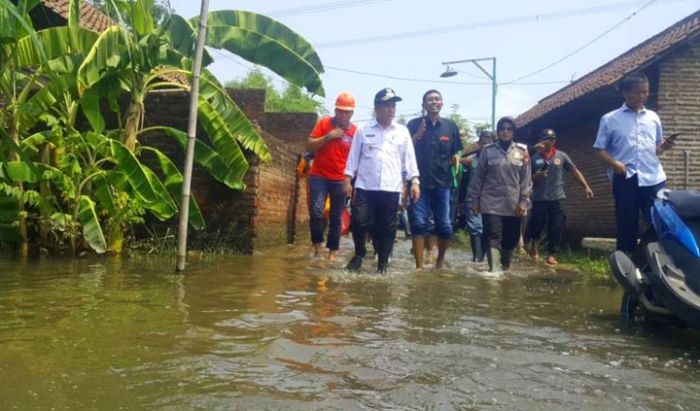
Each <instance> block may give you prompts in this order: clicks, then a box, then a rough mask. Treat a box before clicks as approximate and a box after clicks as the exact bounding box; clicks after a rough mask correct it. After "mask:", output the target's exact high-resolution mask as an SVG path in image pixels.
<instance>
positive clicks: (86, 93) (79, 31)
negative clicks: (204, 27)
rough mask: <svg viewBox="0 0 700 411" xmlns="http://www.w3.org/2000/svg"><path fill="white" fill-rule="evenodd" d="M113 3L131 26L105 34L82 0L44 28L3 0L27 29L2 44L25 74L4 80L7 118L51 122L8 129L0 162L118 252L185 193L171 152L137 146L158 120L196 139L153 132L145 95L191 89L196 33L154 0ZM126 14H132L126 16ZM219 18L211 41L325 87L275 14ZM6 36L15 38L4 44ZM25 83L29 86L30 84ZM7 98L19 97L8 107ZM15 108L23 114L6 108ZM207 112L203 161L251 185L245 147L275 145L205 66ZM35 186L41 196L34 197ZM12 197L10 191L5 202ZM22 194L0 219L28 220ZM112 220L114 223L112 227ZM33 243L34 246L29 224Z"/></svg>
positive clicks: (64, 216) (62, 218) (52, 214)
mask: <svg viewBox="0 0 700 411" xmlns="http://www.w3.org/2000/svg"><path fill="white" fill-rule="evenodd" d="M22 3H25V2H22ZM26 3H27V4H23V5H22V6H23V7H24V8H31V7H30V6H31V4H30V3H36V1H34V2H31V1H29V2H26ZM109 3H110V4H112V5H114V6H115V8H119V9H120V10H122V11H123V12H124V13H123V16H124V17H125V19H127V20H128V22H129V24H123V22H122V24H115V25H114V26H112V27H110V28H109V29H107V30H106V31H104V32H103V33H94V32H91V31H90V30H86V29H84V28H81V27H80V25H79V10H80V1H79V0H72V1H71V3H70V13H69V14H70V17H69V24H68V27H56V28H50V29H47V30H42V31H40V32H38V33H34V32H33V31H32V30H31V27H29V26H28V25H27V24H26V23H25V24H24V25H23V24H22V22H24V21H25V20H28V19H26V18H25V20H21V21H20V19H19V18H18V16H20V15H21V13H19V12H17V9H16V8H15V9H13V10H12V11H11V12H9V11H8V10H10V7H13V6H12V5H11V4H9V3H8V2H7V0H0V20H2V21H5V20H8V21H9V20H12V19H14V20H16V21H18V22H20V24H19V26H21V27H22V28H23V30H24V32H22V31H21V30H20V31H18V30H15V32H16V33H15V35H16V36H17V38H15V39H13V40H12V41H9V42H4V43H3V49H2V50H3V52H7V51H8V50H12V52H13V56H15V57H14V59H13V60H5V59H3V62H7V61H13V64H14V66H13V67H12V69H11V70H3V73H7V72H8V71H9V72H11V73H12V75H14V76H15V77H14V78H13V79H10V80H8V81H7V82H6V83H7V84H10V85H11V86H12V87H8V89H7V90H5V89H3V90H2V96H0V97H2V99H3V100H4V101H3V111H2V112H3V113H4V114H7V113H11V115H10V116H7V115H4V116H3V117H2V118H0V121H3V122H7V119H8V118H10V119H12V120H13V121H15V122H16V123H15V124H16V126H15V127H14V129H16V130H18V131H19V132H20V133H27V134H28V130H30V129H34V131H36V129H37V128H42V127H43V129H44V132H42V133H35V134H33V135H31V136H29V135H23V136H17V138H14V139H13V138H10V136H9V135H7V136H4V137H3V136H0V137H2V139H4V140H7V142H8V144H6V146H7V147H9V148H0V150H5V151H6V152H7V153H13V154H14V157H7V158H8V159H9V160H10V161H9V162H8V163H12V164H7V165H0V183H1V182H3V181H7V182H11V183H12V184H15V186H14V188H12V189H8V190H6V191H11V192H12V193H13V194H15V197H19V196H18V195H16V194H17V191H18V190H19V192H20V194H21V193H22V187H23V184H27V185H29V186H31V188H32V189H31V190H30V191H29V193H30V194H29V197H32V198H37V197H40V198H48V199H51V201H45V202H44V203H40V204H39V203H37V204H31V206H32V207H35V208H36V207H38V208H39V210H40V211H41V214H42V217H41V218H39V220H40V221H49V222H51V224H53V227H56V226H58V227H62V228H65V230H66V232H68V233H70V235H68V237H69V238H70V239H71V244H72V245H73V246H74V247H75V246H77V245H76V242H78V241H77V234H76V233H77V230H78V229H79V227H82V238H83V240H85V242H86V243H87V244H89V245H90V246H91V247H92V248H93V249H94V250H96V251H98V252H100V251H102V250H104V249H108V250H112V251H116V252H118V251H119V250H120V248H121V243H122V239H123V233H124V230H125V229H126V227H128V226H129V225H130V224H133V223H135V222H140V221H142V216H143V213H145V212H149V213H151V214H153V215H155V216H156V217H157V218H159V219H167V218H169V217H170V216H172V215H174V213H175V212H176V211H177V207H176V206H175V203H174V202H173V200H172V199H173V198H176V197H177V195H178V191H179V189H180V186H181V184H182V176H181V175H180V173H179V171H178V169H177V167H176V166H175V165H174V164H172V162H171V161H170V160H169V159H168V158H167V156H165V155H164V154H163V153H160V152H158V151H157V150H155V149H153V148H151V147H146V146H143V145H141V144H139V143H138V138H139V136H140V135H142V134H143V133H146V132H150V131H153V130H156V129H158V130H160V131H161V132H164V133H165V135H167V136H170V137H171V138H173V139H174V140H175V141H177V142H178V143H179V144H181V145H183V146H184V143H185V139H186V137H185V135H184V133H183V132H182V131H180V130H175V129H171V128H167V127H160V128H150V129H143V117H144V105H143V103H144V100H145V98H146V96H147V94H148V93H149V92H150V91H152V90H154V89H157V88H163V87H167V88H179V89H182V90H188V87H189V85H188V81H187V79H188V77H189V76H190V68H191V65H192V63H191V60H190V57H191V56H192V53H193V51H194V44H195V41H196V37H195V36H196V33H195V30H194V24H195V23H194V22H195V21H196V18H194V19H192V20H191V21H188V20H186V19H183V18H182V17H180V16H177V15H172V16H170V18H169V19H168V20H167V21H166V23H165V24H164V25H163V26H161V27H159V28H156V27H155V25H154V24H153V22H152V17H151V16H150V14H149V13H148V10H149V6H150V5H151V4H152V1H148V0H143V1H110V2H109ZM8 5H9V6H8ZM118 16H120V17H119V18H120V19H122V15H120V14H118ZM3 19H4V20H3ZM2 21H0V23H1V22H2ZM209 21H210V28H209V34H208V36H207V39H206V40H207V43H208V44H209V45H210V46H211V47H216V48H221V49H225V50H229V51H232V52H235V53H238V54H240V55H241V56H243V57H244V58H247V59H249V60H250V61H252V62H254V63H256V64H261V65H267V66H269V67H270V68H271V69H272V70H273V71H275V72H277V73H278V74H280V75H281V76H282V77H284V78H286V79H288V80H289V81H290V82H293V83H294V84H297V85H300V86H305V87H307V89H309V90H310V91H313V92H316V93H319V94H323V89H322V87H321V82H320V73H321V72H322V71H323V68H322V66H321V63H320V60H319V59H318V56H317V55H316V53H315V52H314V51H313V48H312V47H311V46H310V45H309V44H308V43H307V42H306V41H305V40H304V39H303V38H301V37H300V36H299V35H298V34H296V33H294V32H293V31H291V30H290V29H288V28H287V27H285V26H283V25H281V24H279V23H277V22H275V21H273V20H271V19H269V18H267V17H264V16H260V15H257V14H254V13H248V12H240V11H226V12H214V13H211V14H210V15H209ZM15 26H17V25H15ZM24 26H27V27H24ZM126 27H129V28H130V29H127V28H126ZM6 28H7V26H6V25H4V24H2V25H1V26H0V38H3V39H6V35H5V34H3V33H5V32H8V31H9V30H7V29H6ZM1 36H5V37H1ZM8 44H11V45H12V46H11V47H10V48H8V47H5V45H8ZM256 45H257V46H256ZM210 62H211V57H209V56H207V57H206V59H205V63H207V64H208V63H210ZM16 79H20V80H21V81H19V82H18V81H17V80H16ZM17 84H20V85H22V86H24V87H25V88H23V89H20V88H18V86H17ZM10 88H11V90H10ZM18 90H19V92H18ZM22 91H25V92H24V94H23V93H22ZM13 93H14V94H13ZM124 95H126V96H127V97H128V105H127V107H126V109H125V110H124V111H121V110H120V106H119V104H117V101H118V99H119V98H120V97H122V96H124ZM8 96H10V98H9V99H8ZM16 97H20V98H22V100H19V99H18V98H16ZM8 101H10V102H19V103H21V104H14V105H8V104H5V103H6V102H8ZM103 102H106V103H107V105H108V106H109V107H110V108H111V109H112V110H113V111H115V112H116V113H117V118H118V119H119V123H120V124H119V128H118V129H116V130H112V131H109V130H106V122H105V120H104V118H103V116H102V113H101V112H100V110H99V108H100V107H101V106H102V103H103ZM7 107H10V108H13V109H14V111H8V110H6V109H7ZM80 110H82V113H83V114H84V116H85V118H87V120H88V122H89V124H90V129H88V130H77V128H76V126H75V123H76V118H77V116H78V113H79V111H80ZM199 118H200V123H201V124H202V126H203V128H204V130H205V131H206V133H207V135H208V137H209V138H208V142H205V140H198V141H197V144H196V150H195V159H196V161H197V163H198V164H199V165H200V166H202V167H203V168H204V169H206V170H207V171H208V172H209V173H210V174H211V175H212V176H213V177H214V178H215V179H217V180H219V181H221V182H222V183H224V184H226V185H227V186H228V187H230V188H232V189H242V188H243V187H244V184H243V175H244V173H245V171H246V170H247V168H248V164H247V161H246V158H245V155H244V152H243V150H248V151H250V152H252V153H254V154H256V155H257V156H258V157H259V158H261V159H263V160H269V159H270V154H269V152H268V151H267V148H266V146H265V144H264V142H263V140H262V139H261V138H260V136H259V135H258V134H257V130H256V128H255V127H253V126H252V125H251V123H250V122H249V121H248V119H247V118H246V117H245V116H244V115H243V113H242V112H241V110H240V109H239V108H238V107H237V106H236V104H235V103H234V102H233V101H232V100H231V98H230V97H229V95H228V93H227V92H226V90H225V89H224V88H223V86H222V85H221V84H220V83H219V82H218V81H217V80H216V78H215V77H214V76H213V75H212V74H211V73H210V72H208V71H206V70H205V71H204V72H203V73H202V78H201V83H200V98H199ZM7 129H8V130H13V128H12V127H8V128H7ZM25 139H26V140H27V141H26V142H25V141H24V140H25ZM14 147H17V148H21V149H22V150H24V152H25V158H19V157H18V155H17V154H15V149H14ZM86 147H87V148H86ZM145 153H149V156H151V158H155V159H157V164H158V167H159V170H158V171H159V174H160V175H162V176H164V178H163V179H162V180H161V179H159V177H158V176H157V174H156V172H154V170H152V169H151V168H149V167H147V166H146V165H145V164H144V163H143V162H142V161H141V157H142V155H143V154H145ZM20 162H24V163H26V164H29V165H31V167H30V168H29V169H23V171H24V172H23V173H18V172H17V170H16V169H17V167H18V166H16V165H15V163H20ZM3 170H5V172H4V174H2V173H3ZM9 170H14V171H15V172H14V173H12V172H10V171H9ZM3 175H4V177H3ZM3 178H5V180H2V179H3ZM13 178H14V180H12V179H13ZM0 188H2V187H1V186H0ZM35 188H36V190H34V189H35ZM35 192H38V193H39V195H34V193H35ZM51 193H53V195H51ZM58 193H60V194H58ZM5 200H6V198H5ZM5 200H3V194H2V190H0V207H3V204H4V203H3V201H4V202H5V203H6V202H7V201H5ZM16 200H17V201H16V203H17V204H18V206H19V207H15V208H12V207H9V208H3V209H0V216H2V215H3V214H2V211H3V210H7V211H8V212H7V213H5V215H6V216H20V217H18V218H20V220H21V216H24V215H26V214H27V213H26V212H25V211H24V210H21V207H24V205H26V204H27V203H28V200H27V199H26V198H25V199H23V198H17V199H16ZM190 223H191V225H192V226H193V227H195V228H201V227H203V226H204V222H203V219H202V216H201V213H199V210H198V208H197V206H196V202H194V200H193V201H192V202H191V206H190ZM2 227H3V226H2V221H0V229H2ZM66 227H67V228H66ZM102 227H106V228H107V230H106V232H105V233H103V232H102ZM86 230H87V231H86ZM24 241H25V244H26V233H25V235H24Z"/></svg>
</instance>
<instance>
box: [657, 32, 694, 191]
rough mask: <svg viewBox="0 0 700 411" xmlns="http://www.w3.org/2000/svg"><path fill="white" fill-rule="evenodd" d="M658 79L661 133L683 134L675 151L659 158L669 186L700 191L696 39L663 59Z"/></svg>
mask: <svg viewBox="0 0 700 411" xmlns="http://www.w3.org/2000/svg"><path fill="white" fill-rule="evenodd" d="M659 78H660V81H659V94H658V106H659V108H658V111H659V116H660V117H661V121H662V124H663V126H664V133H666V134H667V135H668V134H671V133H684V134H683V136H681V137H680V138H679V139H678V142H677V144H676V147H675V148H674V149H673V150H671V151H668V152H666V153H664V154H663V155H662V157H661V158H662V161H663V164H664V170H665V171H666V174H667V177H668V183H669V186H670V187H672V188H676V189H684V188H689V189H695V190H700V137H699V134H700V87H699V86H698V85H699V84H700V39H697V38H696V39H695V40H693V41H690V42H688V44H687V45H686V46H683V47H680V48H679V49H678V50H676V51H674V52H673V53H672V54H671V55H669V56H668V57H667V58H665V59H664V60H663V61H662V62H661V64H660V68H659ZM685 152H687V154H686V153H685ZM686 155H687V156H688V158H689V163H688V171H689V173H688V179H687V181H686ZM686 183H687V187H686Z"/></svg>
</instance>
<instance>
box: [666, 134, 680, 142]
mask: <svg viewBox="0 0 700 411" xmlns="http://www.w3.org/2000/svg"><path fill="white" fill-rule="evenodd" d="M681 134H683V133H673V134H671V135H670V136H668V137H666V140H671V141H675V140H676V139H677V138H678V137H679V136H680V135H681Z"/></svg>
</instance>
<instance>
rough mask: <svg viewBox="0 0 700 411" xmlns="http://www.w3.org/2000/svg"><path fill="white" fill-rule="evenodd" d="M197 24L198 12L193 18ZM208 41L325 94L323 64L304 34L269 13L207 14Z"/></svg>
mask: <svg viewBox="0 0 700 411" xmlns="http://www.w3.org/2000/svg"><path fill="white" fill-rule="evenodd" d="M190 23H191V24H192V26H197V24H198V23H199V16H197V17H193V18H191V19H190ZM206 45H207V46H209V47H214V48H218V49H225V50H228V51H230V52H231V53H234V54H236V55H239V56H241V57H243V58H244V59H246V60H248V61H250V62H251V63H255V64H259V65H261V66H265V67H267V68H269V69H270V70H272V71H274V72H275V73H277V74H278V75H280V76H281V77H282V78H284V79H285V80H287V81H289V82H290V83H293V84H296V85H298V86H300V87H306V89H307V90H309V91H310V92H312V93H316V94H319V95H321V96H324V95H325V93H324V91H323V85H322V82H321V77H320V75H321V73H323V64H321V59H320V58H319V57H318V54H316V51H315V50H314V48H313V47H312V46H311V44H310V43H309V42H308V41H306V40H305V39H304V38H303V37H302V36H301V35H299V34H298V33H296V32H295V31H293V30H292V29H290V28H289V27H287V26H285V25H284V24H282V23H280V22H278V21H275V20H273V19H271V18H269V17H267V16H264V15H261V14H257V13H252V12H248V11H242V10H220V11H213V12H211V13H209V14H208V15H207V38H206Z"/></svg>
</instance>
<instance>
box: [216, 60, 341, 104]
mask: <svg viewBox="0 0 700 411" xmlns="http://www.w3.org/2000/svg"><path fill="white" fill-rule="evenodd" d="M226 87H228V88H252V89H263V90H265V110H266V111H272V112H278V113H313V112H315V113H318V114H320V115H326V114H328V110H327V109H326V108H325V107H324V106H323V104H321V103H319V102H318V101H316V100H314V99H313V98H312V97H311V96H309V95H308V94H306V93H304V91H302V89H301V87H299V86H297V85H294V84H291V83H290V84H287V87H285V89H284V90H283V91H282V92H281V93H280V92H279V91H278V90H277V89H276V88H275V87H274V85H273V83H272V79H271V78H270V77H269V76H266V75H265V74H264V73H263V72H262V71H260V70H258V69H255V70H252V71H250V72H248V74H246V75H245V76H244V77H243V78H240V79H236V80H230V81H229V82H228V83H226Z"/></svg>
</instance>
